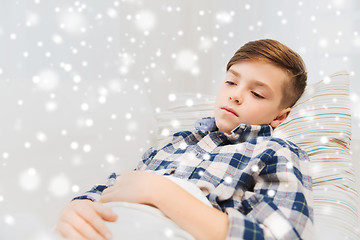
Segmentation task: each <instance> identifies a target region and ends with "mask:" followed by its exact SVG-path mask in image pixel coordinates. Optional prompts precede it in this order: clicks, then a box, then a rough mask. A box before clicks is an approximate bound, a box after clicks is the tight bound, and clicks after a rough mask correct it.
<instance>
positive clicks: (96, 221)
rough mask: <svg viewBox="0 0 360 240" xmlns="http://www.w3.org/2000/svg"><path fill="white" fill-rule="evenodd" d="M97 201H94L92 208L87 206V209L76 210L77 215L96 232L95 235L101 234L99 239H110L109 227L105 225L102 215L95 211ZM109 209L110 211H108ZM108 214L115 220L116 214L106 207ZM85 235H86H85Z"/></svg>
mask: <svg viewBox="0 0 360 240" xmlns="http://www.w3.org/2000/svg"><path fill="white" fill-rule="evenodd" d="M98 204H99V203H97V202H94V204H93V205H92V206H93V208H89V209H87V211H80V210H77V211H76V213H77V214H79V216H80V217H81V218H82V219H83V220H84V221H85V222H86V223H87V224H88V225H90V226H91V228H92V230H93V231H95V232H96V233H97V235H101V236H102V238H101V239H111V231H110V230H109V228H108V227H107V226H106V225H105V221H104V220H103V217H102V215H101V214H98V212H97V211H96V208H97V207H96V206H97V205H98ZM109 210H110V211H109ZM107 214H108V215H114V216H112V219H111V220H113V219H114V218H115V219H114V221H115V220H116V218H117V216H116V214H114V213H112V211H111V209H108V211H107ZM81 233H82V232H81ZM91 234H94V233H93V232H91ZM85 236H86V237H87V235H85Z"/></svg>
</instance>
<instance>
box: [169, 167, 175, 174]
mask: <svg viewBox="0 0 360 240" xmlns="http://www.w3.org/2000/svg"><path fill="white" fill-rule="evenodd" d="M170 169H171V171H170V173H169V174H170V175H173V174H174V173H175V169H176V166H172V167H171V168H170Z"/></svg>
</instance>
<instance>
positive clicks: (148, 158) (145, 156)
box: [134, 147, 158, 170]
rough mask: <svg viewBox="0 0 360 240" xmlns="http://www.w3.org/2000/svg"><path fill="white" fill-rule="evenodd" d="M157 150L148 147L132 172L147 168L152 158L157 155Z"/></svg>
mask: <svg viewBox="0 0 360 240" xmlns="http://www.w3.org/2000/svg"><path fill="white" fill-rule="evenodd" d="M157 152H158V150H157V149H156V147H150V148H149V149H148V150H147V151H146V152H145V153H144V154H143V155H142V157H141V160H140V161H139V163H138V165H137V167H136V168H135V169H134V170H143V169H145V168H146V167H147V165H148V164H149V162H150V161H151V160H152V159H153V158H154V156H155V155H156V154H157Z"/></svg>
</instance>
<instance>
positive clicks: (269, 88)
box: [228, 69, 273, 93]
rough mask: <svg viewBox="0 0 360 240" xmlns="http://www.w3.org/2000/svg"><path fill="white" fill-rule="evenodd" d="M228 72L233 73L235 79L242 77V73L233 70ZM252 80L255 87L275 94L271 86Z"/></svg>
mask: <svg viewBox="0 0 360 240" xmlns="http://www.w3.org/2000/svg"><path fill="white" fill-rule="evenodd" d="M228 71H229V72H231V73H232V74H234V75H235V77H238V78H239V77H241V75H240V73H238V72H236V71H234V70H233V69H229V70H228ZM252 80H253V84H254V85H256V86H260V87H264V88H266V89H267V90H269V91H270V92H271V93H273V90H272V89H271V87H270V86H269V85H267V84H266V83H263V82H261V81H259V80H256V79H252Z"/></svg>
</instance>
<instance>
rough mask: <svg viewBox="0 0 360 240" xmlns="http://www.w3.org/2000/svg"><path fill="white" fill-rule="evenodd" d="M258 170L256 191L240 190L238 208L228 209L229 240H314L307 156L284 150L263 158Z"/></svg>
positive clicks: (298, 150)
mask: <svg viewBox="0 0 360 240" xmlns="http://www.w3.org/2000/svg"><path fill="white" fill-rule="evenodd" d="M269 152H271V150H270V151H269ZM264 156H265V157H264ZM259 165H260V166H259ZM258 166H259V170H258V171H257V172H256V173H254V175H253V176H252V177H253V179H254V185H253V186H254V187H253V190H251V191H250V190H249V189H247V190H245V191H244V190H241V189H237V190H236V192H235V194H234V199H233V201H234V202H233V205H234V206H238V207H227V208H226V209H225V211H226V213H227V214H228V216H229V230H228V235H227V239H228V240H230V239H231V240H235V239H312V238H313V237H312V236H313V232H312V226H313V209H312V195H311V190H312V189H311V184H312V180H311V177H310V162H309V160H308V156H307V154H306V153H305V152H304V151H302V150H300V149H297V151H293V150H291V149H289V148H282V149H280V150H278V151H276V152H275V151H273V152H272V154H268V153H266V154H265V155H263V156H262V159H261V160H260V161H258ZM243 191H244V192H243ZM236 196H238V197H236ZM237 201H238V202H237ZM236 202H237V203H236Z"/></svg>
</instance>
